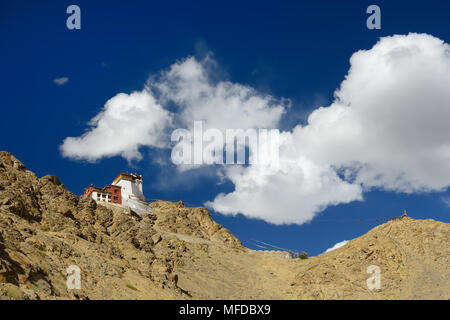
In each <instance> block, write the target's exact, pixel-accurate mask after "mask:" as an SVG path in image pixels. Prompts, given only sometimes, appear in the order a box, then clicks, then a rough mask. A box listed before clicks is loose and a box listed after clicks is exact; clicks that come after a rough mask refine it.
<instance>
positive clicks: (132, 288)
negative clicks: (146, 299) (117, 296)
mask: <svg viewBox="0 0 450 320" xmlns="http://www.w3.org/2000/svg"><path fill="white" fill-rule="evenodd" d="M127 288H129V289H131V290H134V291H138V289H136V287H134V286H132V285H131V284H127Z"/></svg>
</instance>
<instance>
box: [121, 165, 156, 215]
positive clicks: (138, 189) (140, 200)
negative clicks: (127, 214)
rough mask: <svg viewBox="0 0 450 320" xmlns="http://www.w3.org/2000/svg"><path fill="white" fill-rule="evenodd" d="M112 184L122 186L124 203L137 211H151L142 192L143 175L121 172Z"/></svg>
mask: <svg viewBox="0 0 450 320" xmlns="http://www.w3.org/2000/svg"><path fill="white" fill-rule="evenodd" d="M112 185H113V186H120V187H121V195H122V205H125V206H127V207H130V208H131V209H132V210H133V211H136V212H137V213H148V212H150V211H151V208H150V207H149V206H148V204H147V203H146V202H145V196H144V193H143V192H142V176H140V175H138V174H128V173H119V175H118V176H117V177H116V178H115V179H114V181H113V183H112Z"/></svg>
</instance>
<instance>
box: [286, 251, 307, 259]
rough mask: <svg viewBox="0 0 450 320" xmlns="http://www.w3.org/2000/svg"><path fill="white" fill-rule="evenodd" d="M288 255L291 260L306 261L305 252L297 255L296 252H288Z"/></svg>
mask: <svg viewBox="0 0 450 320" xmlns="http://www.w3.org/2000/svg"><path fill="white" fill-rule="evenodd" d="M289 253H290V255H291V257H292V258H293V259H301V260H305V259H308V254H307V253H306V252H305V251H302V252H301V253H299V252H298V251H289Z"/></svg>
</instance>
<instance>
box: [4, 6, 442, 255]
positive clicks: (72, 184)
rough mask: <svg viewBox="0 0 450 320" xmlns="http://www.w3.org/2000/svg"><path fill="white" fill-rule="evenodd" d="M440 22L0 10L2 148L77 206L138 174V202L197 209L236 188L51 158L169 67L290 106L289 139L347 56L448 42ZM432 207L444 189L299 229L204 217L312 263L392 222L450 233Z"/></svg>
mask: <svg viewBox="0 0 450 320" xmlns="http://www.w3.org/2000/svg"><path fill="white" fill-rule="evenodd" d="M70 4H77V5H78V6H80V8H81V15H82V18H81V30H68V29H67V27H66V19H67V17H68V15H67V14H66V8H67V6H69V5H70ZM370 4H377V5H379V6H380V8H381V17H382V18H381V30H368V29H367V28H366V19H367V17H368V15H367V14H366V13H365V11H366V8H367V6H368V5H370ZM449 9H450V4H449V3H448V2H447V1H427V2H426V3H424V2H422V1H377V2H373V1H286V2H285V1H283V2H280V1H276V2H275V1H257V2H250V1H248V2H245V3H242V1H227V2H221V3H218V2H212V1H191V2H186V1H165V2H164V3H161V2H153V1H129V2H123V1H95V2H94V1H75V2H72V1H70V2H69V1H39V4H38V3H37V2H36V3H34V2H33V3H31V2H29V1H2V2H1V4H0V52H1V57H2V59H0V70H1V73H2V77H1V80H0V81H1V83H0V87H1V92H2V95H1V96H2V103H1V109H2V116H1V118H0V123H1V126H0V149H1V150H7V151H9V152H11V153H13V154H14V155H15V156H16V157H18V158H19V159H20V160H21V161H23V162H24V163H25V164H26V165H27V167H28V169H30V170H32V171H34V172H35V173H36V174H37V175H38V176H42V175H45V174H55V175H57V176H59V177H60V178H61V180H62V181H63V183H64V184H65V185H66V187H67V188H68V189H69V190H71V191H72V192H74V193H75V194H81V193H82V192H83V189H84V187H86V186H87V185H89V184H91V183H92V184H95V185H99V186H102V185H104V184H107V183H110V182H111V181H112V179H113V178H114V176H115V175H116V174H117V173H118V172H119V171H137V172H139V173H141V174H142V175H143V176H144V193H145V195H146V196H147V197H148V198H158V199H168V200H180V199H182V200H183V201H184V202H185V203H187V204H188V205H190V206H194V205H202V204H203V203H204V202H205V201H209V200H213V199H214V198H215V197H216V196H217V194H219V193H229V192H232V191H233V189H234V185H233V183H232V182H230V181H229V180H225V182H224V183H218V182H219V179H218V177H217V175H216V174H215V170H214V169H213V168H206V169H205V170H203V172H202V173H201V174H197V173H196V172H195V171H191V172H189V173H185V174H178V172H177V171H176V170H173V169H170V168H161V166H160V165H158V163H156V162H155V161H153V160H154V158H155V157H157V156H159V155H160V154H159V153H158V152H163V153H164V152H165V153H167V152H168V151H167V150H162V151H161V150H156V149H154V148H147V147H142V148H141V149H140V151H141V153H142V156H143V159H142V160H140V161H132V162H131V163H129V162H128V161H127V160H125V159H124V158H122V157H120V156H114V157H109V158H101V159H98V160H97V161H96V162H94V163H91V162H87V161H77V160H73V159H69V158H65V157H63V156H62V155H61V152H60V149H59V147H60V145H61V144H62V142H63V141H64V139H65V138H67V137H78V136H80V135H82V134H83V133H84V132H86V130H87V128H88V125H87V123H88V122H89V120H90V119H92V118H93V117H94V116H96V115H97V114H98V113H99V112H100V111H101V110H102V108H103V106H104V104H105V102H106V101H107V100H108V99H110V98H112V97H114V96H115V95H116V94H118V93H131V92H133V91H139V90H142V89H143V87H144V85H145V83H146V81H147V79H148V78H149V77H150V76H152V75H158V74H159V73H160V72H161V70H167V69H168V68H169V67H170V66H171V65H172V64H174V63H176V62H177V61H180V59H184V58H186V57H189V56H193V57H196V58H197V59H199V60H201V59H202V58H204V57H205V56H207V55H208V54H209V55H210V56H212V57H213V59H214V60H215V61H216V63H217V66H218V71H217V70H216V73H217V74H219V75H220V77H221V78H223V79H225V80H229V81H231V82H232V83H238V84H242V85H245V86H249V87H251V88H254V89H255V90H257V91H258V92H261V93H263V94H268V95H271V96H272V97H274V98H275V99H282V98H285V99H289V101H290V105H291V107H290V108H289V110H288V111H287V112H286V114H285V115H284V116H283V117H282V118H281V120H280V122H279V126H278V127H279V128H280V129H281V130H292V128H293V127H294V126H295V125H297V124H301V125H304V124H306V122H307V117H308V115H309V114H310V113H311V112H312V111H313V110H315V109H316V108H318V107H320V106H328V105H330V104H331V103H333V93H334V91H335V90H336V89H337V88H339V86H340V84H341V82H342V81H343V80H344V78H345V76H346V75H347V73H348V69H349V67H350V62H349V59H350V57H351V56H352V54H353V53H355V52H356V51H358V50H362V49H364V50H369V49H371V48H372V47H373V46H374V45H375V44H376V43H377V41H378V40H379V38H380V37H385V36H391V35H394V34H401V35H406V34H408V33H409V32H417V33H427V34H429V35H432V36H433V37H436V38H439V39H441V40H443V41H444V42H446V43H450V22H449V19H448V13H449ZM61 77H67V78H68V81H67V83H65V84H63V85H60V86H59V85H57V84H55V83H54V79H57V78H61ZM411 157H414V154H411ZM444 168H446V167H444ZM446 174H447V173H446V172H443V176H445V175H446ZM449 184H450V181H449ZM443 199H444V200H445V199H450V192H448V189H447V191H445V190H442V188H441V190H440V191H439V192H437V191H433V192H413V193H410V194H408V193H404V192H402V191H401V190H393V191H386V190H385V189H383V188H378V187H374V188H371V189H370V190H368V191H367V192H364V193H363V201H351V202H350V203H347V204H345V203H341V204H339V205H336V206H328V207H326V208H325V209H324V210H323V211H321V212H320V213H317V215H316V216H315V217H314V219H312V221H310V222H308V223H305V224H301V225H295V224H294V225H292V224H291V225H281V226H277V225H274V224H271V223H268V222H265V221H263V220H261V219H249V218H246V217H245V216H244V215H238V216H230V215H223V214H220V213H218V212H214V211H212V212H211V214H212V216H213V218H214V219H215V220H216V221H217V222H219V223H220V224H222V225H224V226H225V227H227V228H229V229H230V230H231V231H232V232H233V233H234V234H235V235H237V236H238V238H239V239H240V240H241V241H242V242H243V243H244V244H245V245H246V246H248V247H250V248H254V249H259V247H258V246H256V244H259V245H261V243H260V242H257V241H263V242H266V243H270V244H273V245H276V246H279V247H281V248H288V249H292V250H299V251H306V252H308V254H310V255H316V254H319V253H321V252H324V251H325V250H326V249H327V248H330V247H332V246H333V245H334V244H335V243H337V242H340V241H342V240H349V239H352V238H355V237H357V236H360V235H362V234H364V233H366V232H367V231H368V230H370V229H371V228H373V227H374V226H376V225H378V224H379V222H377V221H376V219H378V218H386V217H392V216H396V215H400V214H401V213H402V210H403V209H407V210H408V213H409V214H410V216H412V217H414V218H420V219H428V218H432V219H436V220H440V221H445V222H450V218H449V217H450V216H449V212H450V208H449V206H448V202H449V201H448V200H447V204H446V203H445V201H443ZM280 210H283V204H282V203H280ZM361 219H363V220H362V221H361Z"/></svg>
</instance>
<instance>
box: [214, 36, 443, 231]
mask: <svg viewBox="0 0 450 320" xmlns="http://www.w3.org/2000/svg"><path fill="white" fill-rule="evenodd" d="M350 62H351V68H350V70H349V73H348V75H347V76H346V78H345V80H344V81H343V82H342V84H341V87H340V89H339V90H338V91H336V93H335V101H334V102H333V103H332V104H331V105H330V106H329V107H322V108H318V109H317V110H315V111H314V112H312V113H311V115H310V116H309V118H308V123H307V125H305V126H300V125H298V126H296V127H295V128H294V129H293V131H292V132H284V133H283V135H284V140H283V143H282V146H281V149H280V161H281V170H280V171H279V172H268V171H267V170H266V169H265V168H264V167H254V166H253V167H252V166H251V167H247V168H241V169H240V170H234V169H232V170H231V169H229V170H227V171H226V172H227V176H228V178H229V179H230V180H231V181H232V182H233V183H234V185H235V190H234V191H233V192H231V193H229V194H219V195H218V196H217V197H216V198H215V199H214V200H213V201H211V202H207V205H208V206H210V207H212V208H213V209H214V210H215V211H218V212H221V213H224V214H236V213H243V214H244V215H247V216H250V217H255V218H261V219H264V220H266V221H268V222H272V223H292V222H294V223H298V224H301V223H304V222H307V221H309V220H311V219H312V218H313V217H314V216H315V214H317V213H318V212H319V211H321V210H323V209H324V208H326V207H327V206H329V205H335V204H339V203H348V202H350V201H354V200H361V199H362V191H364V190H367V189H370V188H373V187H376V188H381V189H386V190H392V191H397V192H407V193H412V192H424V191H442V190H444V189H445V188H447V187H448V186H449V185H450V126H449V123H448V122H449V119H450V90H449V88H450V48H449V45H448V44H446V43H444V42H443V41H441V40H439V39H437V38H434V37H432V36H429V35H425V34H409V35H407V36H403V35H402V36H400V35H397V36H393V37H386V38H382V39H381V40H380V41H379V42H378V43H377V44H376V45H375V46H374V47H373V48H372V49H370V50H367V51H358V52H356V53H355V54H354V55H353V56H352V57H351V60H350ZM337 172H338V173H339V175H338V174H337Z"/></svg>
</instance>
